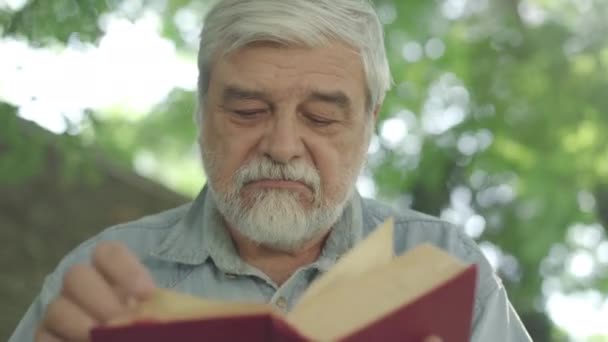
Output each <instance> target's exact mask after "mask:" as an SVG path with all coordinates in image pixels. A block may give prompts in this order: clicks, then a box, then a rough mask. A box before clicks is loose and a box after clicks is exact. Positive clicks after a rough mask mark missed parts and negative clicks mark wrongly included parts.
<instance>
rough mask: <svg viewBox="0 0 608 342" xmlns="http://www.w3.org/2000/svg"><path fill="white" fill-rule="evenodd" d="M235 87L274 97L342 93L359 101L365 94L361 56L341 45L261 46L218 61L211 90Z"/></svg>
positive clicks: (211, 82) (236, 52)
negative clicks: (324, 92)
mask: <svg viewBox="0 0 608 342" xmlns="http://www.w3.org/2000/svg"><path fill="white" fill-rule="evenodd" d="M234 84H237V85H240V86H243V87H246V88H248V89H256V90H260V91H264V92H268V93H270V94H273V95H275V96H293V95H304V94H308V93H309V92H311V91H328V92H331V91H336V90H339V91H341V92H344V93H345V94H347V96H349V97H351V100H356V99H364V97H365V93H366V92H365V89H366V84H365V77H364V72H363V65H362V63H361V58H360V55H359V54H358V53H357V52H356V51H355V50H353V49H352V48H350V47H348V46H346V45H344V44H339V43H336V44H331V45H327V46H321V47H312V48H308V47H285V46H278V45H276V44H260V43H258V44H254V45H249V46H246V47H244V48H241V49H238V50H235V51H233V52H231V53H229V54H226V55H224V56H222V57H218V58H216V61H215V63H214V65H213V66H212V72H211V78H210V83H209V87H210V90H212V88H215V89H216V90H219V91H221V89H223V88H225V87H227V86H230V85H234Z"/></svg>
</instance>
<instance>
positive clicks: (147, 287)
mask: <svg viewBox="0 0 608 342" xmlns="http://www.w3.org/2000/svg"><path fill="white" fill-rule="evenodd" d="M155 288H156V286H155V285H154V281H153V280H152V279H151V278H150V277H149V276H140V277H139V278H137V280H136V282H135V289H134V290H135V292H136V294H137V295H139V296H146V295H148V294H149V293H150V292H151V291H153V290H154V289H155Z"/></svg>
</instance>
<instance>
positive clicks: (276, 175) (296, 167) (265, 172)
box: [234, 158, 321, 193]
mask: <svg viewBox="0 0 608 342" xmlns="http://www.w3.org/2000/svg"><path fill="white" fill-rule="evenodd" d="M234 179H235V183H236V184H237V186H238V188H241V187H243V186H245V185H247V184H248V183H251V182H255V181H258V180H284V181H293V182H301V183H303V184H305V185H306V186H308V187H310V188H311V189H312V190H313V191H314V192H315V193H318V192H319V189H320V187H321V178H320V176H319V173H318V171H317V170H316V169H315V168H313V167H312V166H310V165H308V164H307V163H306V162H304V161H294V162H291V163H289V164H282V163H277V162H275V161H273V160H271V159H269V158H257V159H254V160H252V161H251V162H249V163H247V164H246V165H244V166H242V167H241V168H239V169H238V170H237V171H236V172H235V175H234Z"/></svg>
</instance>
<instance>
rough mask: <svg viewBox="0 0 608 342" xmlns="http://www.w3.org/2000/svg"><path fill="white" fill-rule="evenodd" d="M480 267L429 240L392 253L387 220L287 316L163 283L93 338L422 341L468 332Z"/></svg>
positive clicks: (118, 341)
mask: <svg viewBox="0 0 608 342" xmlns="http://www.w3.org/2000/svg"><path fill="white" fill-rule="evenodd" d="M475 278H476V267H475V265H466V264H464V263H462V262H461V261H459V260H458V259H456V258H454V257H452V256H450V255H448V254H447V253H445V252H443V251H441V250H440V249H438V248H435V247H433V246H431V245H430V244H422V245H419V246H417V247H415V248H413V249H411V250H409V251H408V252H406V253H405V254H403V255H400V256H396V257H395V256H394V255H393V222H392V220H388V221H387V222H385V223H384V224H382V225H381V226H380V227H378V228H377V229H376V230H375V231H374V232H373V233H371V234H370V235H369V236H368V237H367V238H366V239H364V240H363V241H362V242H360V243H359V244H358V245H357V246H355V247H354V248H353V249H352V250H351V251H349V252H348V253H347V254H345V255H344V256H343V257H342V258H341V259H340V260H339V261H338V262H337V263H336V265H334V267H332V268H331V269H330V270H329V271H328V272H327V273H325V274H324V275H322V276H321V277H319V279H318V280H316V281H315V282H313V283H312V284H311V286H310V287H309V288H308V289H307V290H306V292H304V294H303V295H302V296H301V298H300V299H299V300H298V302H297V304H296V305H295V307H294V308H293V309H292V310H291V311H290V312H289V313H288V314H286V315H285V314H283V313H282V312H280V311H279V310H276V309H274V308H273V307H272V306H271V305H269V304H259V303H234V302H222V301H217V300H210V299H203V298H199V297H194V296H190V295H185V294H180V293H177V292H174V291H170V290H165V289H160V290H158V291H157V293H155V294H154V295H153V296H152V297H151V298H150V299H149V300H148V301H146V302H143V303H141V304H140V305H139V307H138V308H137V309H136V310H135V312H134V313H133V315H132V316H130V317H129V318H128V319H122V320H119V321H115V322H111V323H110V324H109V325H108V326H105V327H102V328H96V329H94V330H93V331H92V332H91V340H92V342H109V341H113V342H123V341H125V342H126V341H130V342H132V341H147V342H155V341H180V342H194V341H308V340H313V341H421V340H422V339H423V338H425V337H427V336H429V335H437V336H439V337H441V338H443V340H444V341H447V342H452V341H456V342H460V341H462V342H464V341H468V340H469V338H470V331H471V316H472V311H473V300H474V290H475Z"/></svg>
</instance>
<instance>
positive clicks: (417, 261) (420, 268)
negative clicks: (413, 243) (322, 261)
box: [288, 244, 467, 341]
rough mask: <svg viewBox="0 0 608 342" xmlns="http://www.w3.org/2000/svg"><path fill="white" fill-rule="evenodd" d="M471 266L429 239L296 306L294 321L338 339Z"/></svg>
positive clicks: (316, 335)
mask: <svg viewBox="0 0 608 342" xmlns="http://www.w3.org/2000/svg"><path fill="white" fill-rule="evenodd" d="M466 269H467V265H465V264H464V263H462V262H461V261H459V260H458V259H456V258H454V257H452V256H450V255H448V254H447V253H445V252H443V251H441V250H439V249H438V248H436V247H433V246H431V245H429V244H423V245H420V246H418V247H416V248H414V249H413V250H411V251H409V252H408V253H406V254H404V255H402V256H399V257H397V258H395V259H394V261H393V262H390V263H388V264H385V265H383V266H381V267H378V268H376V269H374V270H373V271H370V272H367V273H365V274H363V275H361V276H360V277H358V278H354V279H348V280H338V281H337V282H335V283H334V284H333V286H332V287H331V288H328V289H326V290H324V291H322V292H321V293H319V294H318V296H317V297H316V298H315V300H309V301H307V302H306V303H303V304H302V305H299V306H297V307H296V308H294V310H293V311H292V312H291V313H290V314H289V315H288V321H289V322H290V323H291V324H292V325H294V326H295V327H297V328H298V330H299V331H301V332H302V333H303V334H305V335H306V336H310V337H311V338H312V339H313V340H322V341H334V340H338V339H340V338H341V337H344V336H345V335H347V334H348V333H350V332H352V331H354V330H357V329H360V328H363V327H365V326H367V325H369V324H370V323H371V322H373V321H375V320H377V319H379V318H381V317H382V316H383V315H386V314H387V313H389V312H392V311H394V310H396V309H397V308H399V307H402V306H404V305H407V304H408V303H411V302H412V301H414V300H415V299H417V298H419V297H420V296H422V295H424V294H425V293H428V292H429V291H431V290H433V289H434V288H436V287H437V286H439V285H441V284H443V283H445V282H447V281H449V280H450V279H452V278H453V277H455V276H456V275H458V274H460V273H461V272H464V271H465V270H466Z"/></svg>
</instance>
